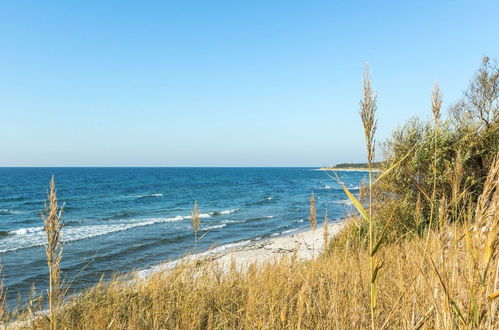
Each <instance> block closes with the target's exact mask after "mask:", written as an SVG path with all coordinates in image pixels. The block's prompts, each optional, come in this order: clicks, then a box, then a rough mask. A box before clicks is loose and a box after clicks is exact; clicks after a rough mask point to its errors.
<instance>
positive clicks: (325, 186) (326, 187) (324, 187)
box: [322, 184, 331, 189]
mask: <svg viewBox="0 0 499 330" xmlns="http://www.w3.org/2000/svg"><path fill="white" fill-rule="evenodd" d="M322 189H331V186H328V185H327V184H325V185H324V186H323V187H322Z"/></svg>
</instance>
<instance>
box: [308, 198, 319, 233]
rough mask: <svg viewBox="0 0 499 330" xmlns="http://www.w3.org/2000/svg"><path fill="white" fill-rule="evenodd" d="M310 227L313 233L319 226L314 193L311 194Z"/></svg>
mask: <svg viewBox="0 0 499 330" xmlns="http://www.w3.org/2000/svg"><path fill="white" fill-rule="evenodd" d="M309 221H310V227H311V228H312V230H313V231H315V227H316V226H317V217H316V210H315V196H314V192H313V191H312V193H311V194H310V218H309Z"/></svg>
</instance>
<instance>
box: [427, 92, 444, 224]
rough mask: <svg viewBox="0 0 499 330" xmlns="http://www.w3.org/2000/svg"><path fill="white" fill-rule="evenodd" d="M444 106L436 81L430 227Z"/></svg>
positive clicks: (433, 105)
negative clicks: (439, 129) (440, 120)
mask: <svg viewBox="0 0 499 330" xmlns="http://www.w3.org/2000/svg"><path fill="white" fill-rule="evenodd" d="M441 108H442V93H441V92H440V86H439V85H438V82H435V85H434V86H433V91H432V93H431V112H432V113H433V126H434V130H433V141H434V150H433V164H432V170H433V185H432V192H431V205H430V228H431V224H432V221H433V215H434V210H435V200H436V191H437V155H438V146H437V143H438V142H437V139H438V123H439V119H440V110H441Z"/></svg>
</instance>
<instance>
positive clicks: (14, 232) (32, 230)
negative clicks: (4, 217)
mask: <svg viewBox="0 0 499 330" xmlns="http://www.w3.org/2000/svg"><path fill="white" fill-rule="evenodd" d="M41 231H43V227H28V228H19V229H16V230H11V231H9V232H8V233H9V235H27V234H32V233H38V232H41Z"/></svg>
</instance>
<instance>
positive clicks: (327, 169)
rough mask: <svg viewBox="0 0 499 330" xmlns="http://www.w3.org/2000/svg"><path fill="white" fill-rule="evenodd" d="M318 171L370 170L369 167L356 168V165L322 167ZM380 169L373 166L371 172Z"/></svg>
mask: <svg viewBox="0 0 499 330" xmlns="http://www.w3.org/2000/svg"><path fill="white" fill-rule="evenodd" d="M318 171H335V172H369V169H367V168H356V167H348V168H334V167H321V168H319V169H318ZM379 171H380V170H379V169H377V168H373V169H372V170H371V172H379Z"/></svg>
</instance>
